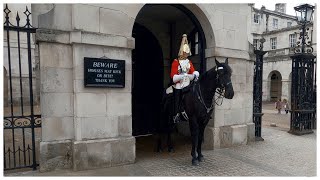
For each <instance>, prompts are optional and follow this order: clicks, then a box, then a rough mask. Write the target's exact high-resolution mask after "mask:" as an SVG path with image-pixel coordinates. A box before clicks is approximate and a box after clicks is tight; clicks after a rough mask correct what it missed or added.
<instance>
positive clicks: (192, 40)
mask: <svg viewBox="0 0 320 180" xmlns="http://www.w3.org/2000/svg"><path fill="white" fill-rule="evenodd" d="M188 39H189V47H190V50H191V54H192V55H198V54H199V48H200V47H199V33H198V31H196V29H193V30H192V31H191V33H190V34H189V35H188Z"/></svg>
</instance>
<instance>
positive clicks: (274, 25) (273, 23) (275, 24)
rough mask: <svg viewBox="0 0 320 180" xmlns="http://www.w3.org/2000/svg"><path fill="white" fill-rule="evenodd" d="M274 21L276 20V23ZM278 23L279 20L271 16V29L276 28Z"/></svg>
mask: <svg viewBox="0 0 320 180" xmlns="http://www.w3.org/2000/svg"><path fill="white" fill-rule="evenodd" d="M275 22H277V23H275ZM278 25H279V20H278V19H276V18H273V21H272V27H273V29H278Z"/></svg>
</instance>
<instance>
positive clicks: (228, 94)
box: [158, 58, 234, 165]
mask: <svg viewBox="0 0 320 180" xmlns="http://www.w3.org/2000/svg"><path fill="white" fill-rule="evenodd" d="M215 61H216V67H214V68H212V69H210V70H208V71H207V72H205V73H204V74H202V75H201V76H200V77H199V80H198V81H196V82H194V83H192V85H190V87H186V88H188V90H187V92H185V93H184V94H183V99H182V105H183V107H184V110H185V112H186V114H187V116H188V121H189V127H190V132H191V138H192V150H191V156H192V165H199V162H201V161H203V160H204V158H203V155H202V153H201V144H202V142H203V135H204V129H205V127H206V125H207V124H208V122H209V119H210V115H211V114H212V111H213V103H214V102H213V99H214V96H215V93H216V90H217V89H218V90H219V92H220V94H221V93H222V95H223V96H224V97H225V98H227V99H232V98H233V95H234V92H233V86H232V82H231V74H232V69H231V68H230V66H229V65H228V58H227V59H226V60H225V63H220V62H218V61H217V60H215ZM223 91H224V93H223ZM172 99H173V97H172V96H170V95H165V96H164V99H163V112H162V116H163V117H162V122H161V123H160V126H159V127H161V128H162V131H159V132H162V133H163V132H165V134H167V135H168V136H167V142H168V150H169V151H170V150H172V149H173V146H172V141H171V137H170V134H171V132H172V130H173V129H174V127H175V124H174V123H173V122H172V121H171V119H172V116H173V113H172V109H173V108H172V102H171V101H172ZM158 138H159V139H158V150H159V148H161V137H158ZM159 143H160V144H159Z"/></svg>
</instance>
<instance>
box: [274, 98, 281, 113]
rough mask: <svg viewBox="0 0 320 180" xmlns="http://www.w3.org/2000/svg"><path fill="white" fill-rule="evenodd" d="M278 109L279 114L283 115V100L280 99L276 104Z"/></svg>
mask: <svg viewBox="0 0 320 180" xmlns="http://www.w3.org/2000/svg"><path fill="white" fill-rule="evenodd" d="M275 105H276V109H277V110H278V114H281V109H282V103H281V99H279V100H278V101H277V102H276V103H275Z"/></svg>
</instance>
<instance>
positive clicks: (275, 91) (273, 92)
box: [270, 71, 282, 101]
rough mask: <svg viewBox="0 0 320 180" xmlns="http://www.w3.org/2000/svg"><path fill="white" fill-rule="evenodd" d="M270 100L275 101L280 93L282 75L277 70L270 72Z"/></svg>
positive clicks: (279, 96)
mask: <svg viewBox="0 0 320 180" xmlns="http://www.w3.org/2000/svg"><path fill="white" fill-rule="evenodd" d="M270 80H271V83H270V101H277V100H278V99H280V98H281V95H282V77H281V74H280V73H279V72H278V71H273V72H271V73H270Z"/></svg>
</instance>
